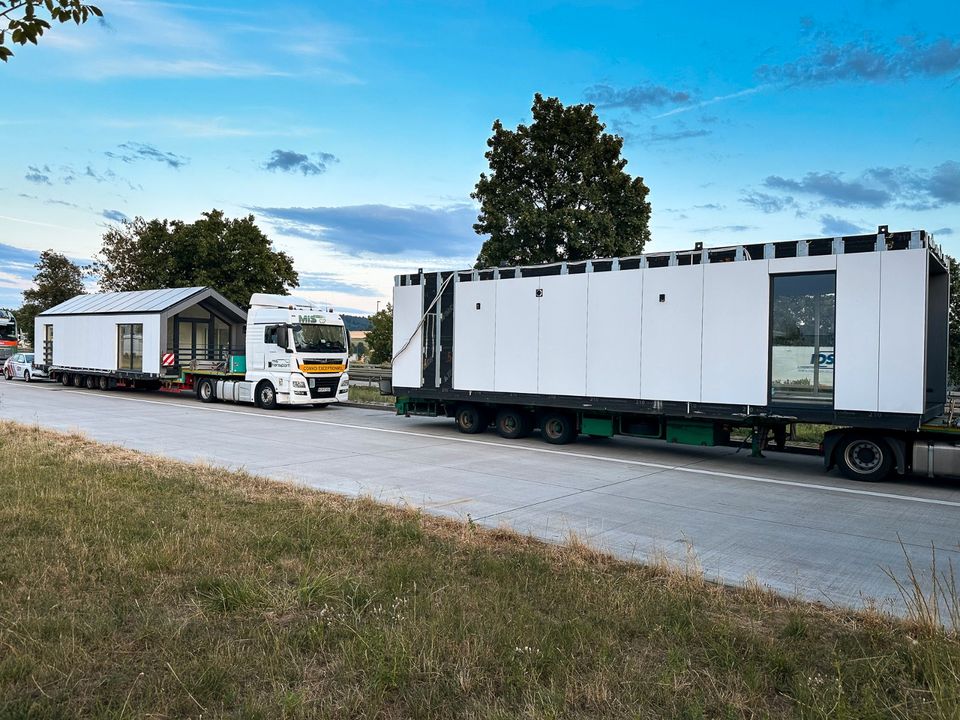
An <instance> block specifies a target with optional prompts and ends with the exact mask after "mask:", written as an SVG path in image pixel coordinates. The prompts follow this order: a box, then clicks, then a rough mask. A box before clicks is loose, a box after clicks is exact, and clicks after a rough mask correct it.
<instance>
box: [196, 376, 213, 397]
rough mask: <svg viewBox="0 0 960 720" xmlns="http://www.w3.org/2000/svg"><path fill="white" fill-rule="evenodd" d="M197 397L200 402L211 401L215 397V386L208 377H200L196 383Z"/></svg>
mask: <svg viewBox="0 0 960 720" xmlns="http://www.w3.org/2000/svg"><path fill="white" fill-rule="evenodd" d="M197 399H199V400H200V402H205V403H212V402H215V401H216V399H217V387H216V385H214V384H213V380H211V379H210V378H200V381H199V382H198V383H197Z"/></svg>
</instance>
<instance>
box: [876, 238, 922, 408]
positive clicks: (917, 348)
mask: <svg viewBox="0 0 960 720" xmlns="http://www.w3.org/2000/svg"><path fill="white" fill-rule="evenodd" d="M880 256H881V257H880V394H879V402H878V409H879V410H880V411H881V412H903V413H921V412H923V407H924V398H925V394H926V392H925V390H926V388H925V387H924V366H925V363H924V356H925V348H926V305H927V250H926V249H924V248H920V249H917V250H896V251H887V252H881V253H880Z"/></svg>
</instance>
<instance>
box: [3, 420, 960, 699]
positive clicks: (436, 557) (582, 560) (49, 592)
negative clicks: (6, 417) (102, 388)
mask: <svg viewBox="0 0 960 720" xmlns="http://www.w3.org/2000/svg"><path fill="white" fill-rule="evenodd" d="M0 455H2V457H3V458H4V470H3V472H2V474H0V497H2V498H3V501H2V502H0V548H3V552H0V716H2V717H31V718H45V717H77V716H99V717H114V718H120V717H143V716H146V715H151V716H156V717H200V716H201V715H202V716H203V717H217V716H222V715H229V716H237V717H246V718H280V717H290V718H297V717H327V718H345V717H381V718H409V717H420V718H429V717H470V718H507V717H525V718H558V717H564V718H608V717H609V718H615V717H616V718H621V717H644V718H646V717H669V718H707V717H709V718H739V717H744V718H747V717H750V718H753V717H801V718H886V717H910V718H948V717H958V716H960V698H958V681H957V678H958V674H960V642H958V640H957V638H956V637H955V636H952V635H948V634H946V633H944V632H943V631H941V630H939V629H936V628H934V627H933V626H931V625H930V624H924V623H916V622H914V623H904V622H899V621H893V620H890V619H887V618H884V617H882V616H880V615H877V614H870V613H867V614H853V613H844V612H839V611H834V610H828V609H825V608H823V607H820V606H817V605H812V604H806V603H800V602H793V601H788V600H784V599H782V598H779V597H776V596H773V595H771V594H768V593H765V592H762V591H760V590H759V589H756V588H753V589H749V590H730V589H726V588H722V587H718V586H715V585H711V584H708V583H706V582H704V581H703V580H702V578H701V577H700V575H699V573H698V572H697V570H696V567H695V562H693V561H691V565H690V567H688V568H687V569H686V571H684V572H681V571H679V570H676V569H670V568H667V567H665V566H661V567H641V566H637V565H632V564H628V563H623V562H618V561H615V560H613V559H611V558H610V557H607V556H605V555H603V554H600V553H598V552H596V551H594V550H592V549H590V548H589V547H586V546H585V545H584V544H583V543H581V542H579V541H577V540H576V539H575V538H572V539H571V542H570V543H568V544H567V545H566V546H562V547H560V546H551V545H545V544H543V543H540V542H537V541H534V540H531V539H529V538H526V537H521V536H518V535H515V534H512V533H509V532H505V531H500V532H498V531H487V530H483V529H480V528H478V527H477V526H475V525H473V524H471V523H467V524H458V523H452V522H447V521H441V520H438V519H434V518H431V517H428V516H422V515H420V514H418V513H416V512H412V511H407V510H400V509H394V508H389V507H386V506H383V505H379V504H376V503H374V502H372V501H369V500H360V501H353V500H348V499H345V498H342V497H339V496H333V495H327V494H322V493H316V492H313V491H310V490H306V489H303V488H298V487H295V486H290V485H285V484H282V483H277V482H271V481H266V480H261V479H257V478H254V477H249V476H246V475H242V474H236V473H228V472H225V471H221V470H218V469H214V468H208V467H200V466H191V465H184V464H179V463H174V462H170V461H164V460H159V459H156V458H153V457H149V456H144V455H139V454H134V453H132V452H128V451H125V450H122V449H119V448H116V447H107V446H103V445H97V444H94V443H92V442H89V441H86V440H84V439H82V438H79V437H76V436H69V437H68V436H63V435H56V434H53V433H49V432H45V431H40V430H38V429H36V428H31V427H26V426H22V425H15V424H12V423H2V424H0ZM375 471H376V469H375V468H371V472H375Z"/></svg>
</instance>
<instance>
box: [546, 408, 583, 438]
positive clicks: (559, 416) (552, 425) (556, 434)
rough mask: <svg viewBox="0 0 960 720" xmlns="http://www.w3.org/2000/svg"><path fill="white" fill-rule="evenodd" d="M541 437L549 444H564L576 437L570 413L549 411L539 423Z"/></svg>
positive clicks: (575, 429) (575, 428)
mask: <svg viewBox="0 0 960 720" xmlns="http://www.w3.org/2000/svg"><path fill="white" fill-rule="evenodd" d="M540 432H542V433H543V439H544V440H546V441H547V442H548V443H550V444H551V445H566V444H567V443H571V442H573V441H574V440H576V439H577V426H576V422H575V420H574V418H573V416H572V415H568V414H567V413H550V414H548V415H544V416H543V421H542V422H541V423H540Z"/></svg>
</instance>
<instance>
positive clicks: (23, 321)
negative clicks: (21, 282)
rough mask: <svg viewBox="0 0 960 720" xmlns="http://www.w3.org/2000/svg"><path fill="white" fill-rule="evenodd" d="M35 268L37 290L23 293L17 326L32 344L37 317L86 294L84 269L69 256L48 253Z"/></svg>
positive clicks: (34, 288)
mask: <svg viewBox="0 0 960 720" xmlns="http://www.w3.org/2000/svg"><path fill="white" fill-rule="evenodd" d="M34 267H36V268H37V274H36V275H34V277H33V287H32V288H29V289H27V290H24V291H23V305H22V306H21V307H20V309H19V310H18V311H17V324H18V325H19V326H20V329H21V330H22V331H23V332H25V333H26V335H27V339H28V340H29V341H30V344H31V345H32V344H33V342H34V337H33V320H34V318H35V317H36V316H37V315H39V314H40V313H42V312H43V311H44V310H49V309H50V308H52V307H53V306H54V305H59V304H60V303H62V302H64V301H66V300H69V299H70V298H72V297H76V296H77V295H82V294H83V293H84V292H85V290H84V287H83V276H84V274H85V271H84V269H83V268H82V267H80V266H79V265H77V264H76V263H74V262H71V261H70V259H69V258H67V256H66V255H61V254H60V253H58V252H54V251H53V250H44V251H43V252H42V253H40V260H39V262H37V264H36V265H35V266H34Z"/></svg>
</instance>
